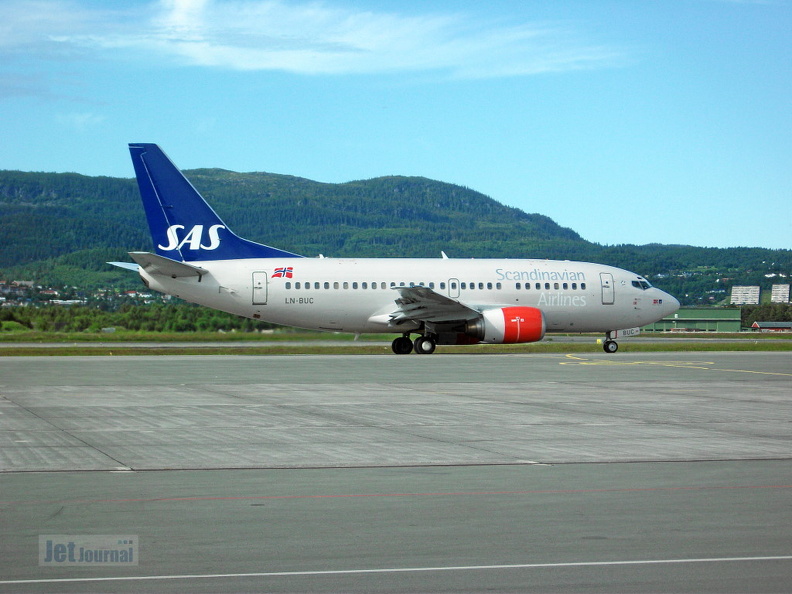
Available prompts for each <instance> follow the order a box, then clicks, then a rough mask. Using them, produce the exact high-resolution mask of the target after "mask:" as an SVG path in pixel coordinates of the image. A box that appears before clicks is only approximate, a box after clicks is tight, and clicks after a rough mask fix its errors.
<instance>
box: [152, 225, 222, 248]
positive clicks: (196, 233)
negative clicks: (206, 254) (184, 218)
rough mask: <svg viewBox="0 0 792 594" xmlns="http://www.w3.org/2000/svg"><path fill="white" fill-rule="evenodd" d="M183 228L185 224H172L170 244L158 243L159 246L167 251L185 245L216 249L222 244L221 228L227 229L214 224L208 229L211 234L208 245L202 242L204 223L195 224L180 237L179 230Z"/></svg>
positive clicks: (169, 237) (169, 229) (209, 234)
mask: <svg viewBox="0 0 792 594" xmlns="http://www.w3.org/2000/svg"><path fill="white" fill-rule="evenodd" d="M183 229H184V225H171V226H170V227H168V231H167V234H168V245H158V246H157V247H158V248H159V249H161V250H165V251H166V252H169V251H171V250H180V249H182V248H183V247H184V246H185V245H186V246H187V249H189V250H216V249H217V248H218V247H219V246H220V236H219V235H218V233H219V231H220V229H225V226H224V225H212V226H211V227H209V229H207V235H208V236H209V244H208V245H205V244H203V243H201V242H202V240H203V234H204V226H203V225H195V226H194V227H193V228H192V229H190V231H189V232H188V233H187V234H186V235H185V236H184V237H182V238H181V239H179V231H181V230H183Z"/></svg>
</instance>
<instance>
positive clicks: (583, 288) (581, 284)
mask: <svg viewBox="0 0 792 594" xmlns="http://www.w3.org/2000/svg"><path fill="white" fill-rule="evenodd" d="M580 288H581V289H582V290H583V291H585V290H586V283H580Z"/></svg>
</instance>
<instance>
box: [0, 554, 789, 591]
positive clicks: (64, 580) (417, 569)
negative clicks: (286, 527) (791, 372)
mask: <svg viewBox="0 0 792 594" xmlns="http://www.w3.org/2000/svg"><path fill="white" fill-rule="evenodd" d="M746 561H754V562H756V561H792V555H778V556H768V557H714V558H703V559H641V560H633V561H573V562H569V563H520V564H514V565H459V566H450V567H391V568H382V569H338V570H324V571H262V572H253V573H203V574H200V573H199V574H184V575H138V576H118V577H79V578H52V579H33V580H0V585H4V586H5V585H10V586H13V585H21V584H65V583H80V582H82V583H87V582H122V581H124V582H135V581H153V580H203V579H224V578H225V579H228V578H255V577H296V576H333V575H360V574H377V573H379V574H383V573H421V572H427V573H429V572H439V571H476V570H492V569H542V568H546V569H557V568H564V567H612V566H619V565H622V566H623V565H663V564H665V565H674V564H683V563H740V562H746Z"/></svg>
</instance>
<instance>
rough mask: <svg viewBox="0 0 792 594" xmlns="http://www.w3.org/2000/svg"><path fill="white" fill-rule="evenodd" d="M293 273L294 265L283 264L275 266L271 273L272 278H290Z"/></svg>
mask: <svg viewBox="0 0 792 594" xmlns="http://www.w3.org/2000/svg"><path fill="white" fill-rule="evenodd" d="M293 273H294V267H292V266H283V267H281V268H276V269H275V272H273V273H272V278H291V277H292V276H293Z"/></svg>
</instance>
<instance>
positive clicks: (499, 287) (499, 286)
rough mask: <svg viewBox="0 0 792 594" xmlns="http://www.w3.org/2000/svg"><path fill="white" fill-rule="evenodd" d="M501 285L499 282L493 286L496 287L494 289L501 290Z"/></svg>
mask: <svg viewBox="0 0 792 594" xmlns="http://www.w3.org/2000/svg"><path fill="white" fill-rule="evenodd" d="M502 286H503V285H501V284H500V283H495V288H496V289H498V291H500V290H501V287H502Z"/></svg>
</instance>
